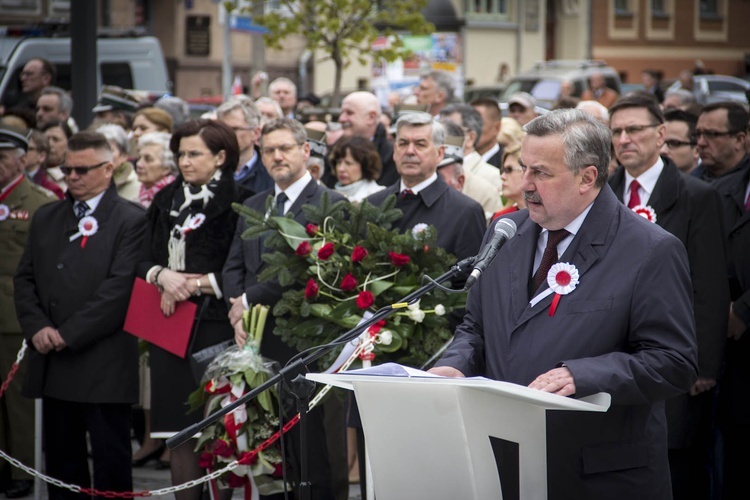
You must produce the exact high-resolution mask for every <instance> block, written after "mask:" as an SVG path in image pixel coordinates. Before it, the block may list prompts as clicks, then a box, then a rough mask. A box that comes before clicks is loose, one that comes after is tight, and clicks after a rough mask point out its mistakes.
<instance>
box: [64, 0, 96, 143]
mask: <svg viewBox="0 0 750 500" xmlns="http://www.w3.org/2000/svg"><path fill="white" fill-rule="evenodd" d="M97 3H98V2H92V1H90V0H71V2H70V34H71V35H70V53H71V54H75V55H76V56H75V57H71V61H70V63H71V64H70V68H71V69H70V72H71V81H70V83H71V88H72V96H73V102H74V103H75V106H73V113H72V114H73V118H74V119H75V121H76V123H77V124H78V126H79V128H80V129H81V130H83V129H85V128H86V127H88V126H89V124H90V123H91V121H92V119H93V117H94V114H93V113H92V112H91V108H93V107H94V105H95V104H96V98H97V96H98V95H99V88H98V82H97V74H98V71H97V52H96V29H97V19H96V5H97Z"/></svg>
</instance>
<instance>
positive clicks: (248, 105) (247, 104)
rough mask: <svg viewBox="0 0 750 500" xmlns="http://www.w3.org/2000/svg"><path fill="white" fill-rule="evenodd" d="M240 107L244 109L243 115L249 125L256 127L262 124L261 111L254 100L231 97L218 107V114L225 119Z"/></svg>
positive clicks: (220, 118) (221, 118)
mask: <svg viewBox="0 0 750 500" xmlns="http://www.w3.org/2000/svg"><path fill="white" fill-rule="evenodd" d="M238 109H239V110H240V111H242V116H244V118H245V123H246V124H247V126H248V127H250V128H256V127H257V126H258V125H259V124H260V120H261V116H260V111H258V108H256V107H255V104H253V102H252V101H250V100H247V99H237V98H234V99H229V100H228V101H227V102H225V103H223V104H222V105H221V106H219V107H218V108H216V116H217V118H219V120H223V119H224V117H225V116H226V115H228V114H229V113H231V112H233V111H236V110H238Z"/></svg>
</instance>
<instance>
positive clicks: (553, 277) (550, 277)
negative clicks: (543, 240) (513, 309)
mask: <svg viewBox="0 0 750 500" xmlns="http://www.w3.org/2000/svg"><path fill="white" fill-rule="evenodd" d="M578 283H579V281H578V269H576V266H574V265H573V264H568V263H567V262H558V263H557V264H555V265H553V266H552V267H551V268H550V270H549V272H548V273H547V284H548V285H549V288H547V289H546V290H544V291H543V292H542V293H540V294H539V295H537V296H536V297H534V298H533V299H531V301H530V302H529V304H530V305H531V307H534V306H535V305H537V304H538V303H539V302H541V301H542V300H544V299H545V298H547V297H549V296H550V295H552V294H553V293H554V294H555V297H554V298H553V299H552V304H551V305H550V307H549V315H550V316H554V315H555V311H557V304H559V303H560V297H561V296H563V295H568V294H569V293H570V292H572V291H573V290H575V289H576V285H578Z"/></svg>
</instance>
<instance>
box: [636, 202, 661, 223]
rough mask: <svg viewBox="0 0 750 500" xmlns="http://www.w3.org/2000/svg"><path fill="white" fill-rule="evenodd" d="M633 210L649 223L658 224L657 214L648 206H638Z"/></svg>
mask: <svg viewBox="0 0 750 500" xmlns="http://www.w3.org/2000/svg"><path fill="white" fill-rule="evenodd" d="M631 210H633V212H635V213H637V214H638V215H640V216H641V217H643V218H644V219H646V220H647V221H649V222H653V223H656V212H655V211H654V209H653V208H651V207H650V206H648V205H636V206H634V207H633V208H632V209H631Z"/></svg>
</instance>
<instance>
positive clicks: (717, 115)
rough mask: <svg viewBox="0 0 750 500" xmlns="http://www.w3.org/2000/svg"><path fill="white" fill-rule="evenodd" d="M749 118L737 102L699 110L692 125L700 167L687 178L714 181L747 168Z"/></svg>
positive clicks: (749, 161)
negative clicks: (746, 142)
mask: <svg viewBox="0 0 750 500" xmlns="http://www.w3.org/2000/svg"><path fill="white" fill-rule="evenodd" d="M748 117H750V115H749V114H748V111H747V109H745V106H744V105H742V104H739V103H737V102H730V101H725V102H715V103H711V104H708V105H706V106H705V107H704V108H703V109H701V114H700V116H698V123H697V124H696V125H695V143H696V145H697V146H698V154H699V155H700V157H701V164H700V165H698V167H696V168H695V170H693V171H692V172H690V175H692V176H694V177H698V178H699V179H701V180H703V181H706V182H713V181H715V180H716V179H719V178H721V177H724V176H725V175H729V174H731V173H734V172H737V171H738V170H743V169H746V168H748V165H750V158H748V156H747V154H746V152H745V138H746V137H747V123H748ZM727 229H728V228H727Z"/></svg>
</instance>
